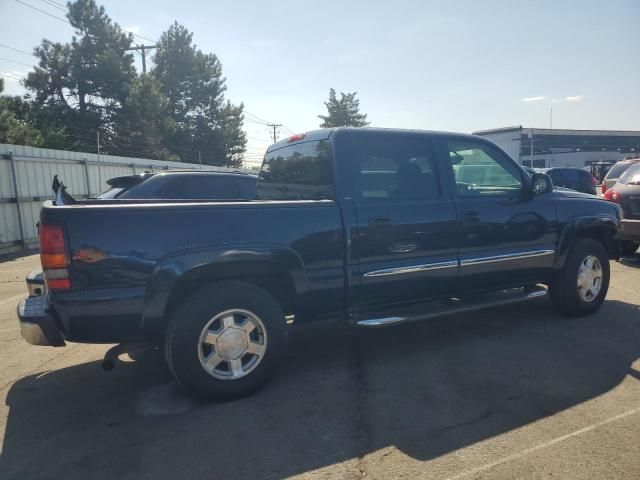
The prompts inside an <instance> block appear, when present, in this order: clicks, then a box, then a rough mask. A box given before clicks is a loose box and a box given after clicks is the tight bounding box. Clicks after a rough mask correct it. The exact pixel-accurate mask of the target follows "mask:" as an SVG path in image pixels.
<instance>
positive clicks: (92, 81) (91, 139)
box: [25, 0, 135, 149]
mask: <svg viewBox="0 0 640 480" xmlns="http://www.w3.org/2000/svg"><path fill="white" fill-rule="evenodd" d="M68 9H69V11H68V13H67V19H68V20H69V23H70V24H71V26H72V27H73V28H74V30H75V34H74V36H73V37H72V41H71V43H65V44H62V43H57V42H51V41H49V40H46V39H45V40H43V41H42V43H41V45H40V46H39V47H37V48H36V49H35V54H36V56H37V57H39V59H40V61H39V63H38V66H37V67H36V68H35V71H34V72H31V73H29V75H28V77H27V79H26V81H25V86H26V87H27V88H28V89H29V90H30V91H31V92H32V93H33V94H34V96H35V103H36V104H37V106H38V107H39V108H40V109H42V110H46V109H48V110H53V111H55V112H56V115H57V116H58V122H59V125H60V126H63V127H64V129H65V131H66V134H67V137H68V140H69V143H70V144H71V145H69V146H71V147H73V145H74V144H75V146H76V147H77V148H78V149H86V148H87V145H93V144H94V143H95V132H96V130H97V129H98V128H101V129H103V130H104V133H105V135H106V136H108V135H110V133H112V132H113V130H114V120H115V117H116V116H117V111H118V109H119V108H120V107H121V106H122V105H123V103H124V101H125V99H126V97H127V95H128V91H129V86H130V84H131V82H132V81H133V78H134V77H135V70H134V67H133V55H132V54H131V53H129V52H127V51H126V49H127V48H129V47H130V46H131V35H130V34H128V33H126V32H124V31H123V30H122V29H121V28H120V26H119V25H118V24H117V23H113V22H112V21H111V19H110V18H109V16H108V15H107V14H106V12H105V10H104V7H98V6H97V5H96V3H95V1H94V0H77V1H75V2H71V3H69V4H68Z"/></svg>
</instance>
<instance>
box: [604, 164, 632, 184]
mask: <svg viewBox="0 0 640 480" xmlns="http://www.w3.org/2000/svg"><path fill="white" fill-rule="evenodd" d="M631 165H633V163H629V162H618V163H616V164H615V165H614V166H613V167H611V170H609V173H607V176H606V177H604V178H606V179H607V180H609V179H612V178H620V175H622V174H623V173H624V172H625V171H626V170H627V168H629V167H630V166H631Z"/></svg>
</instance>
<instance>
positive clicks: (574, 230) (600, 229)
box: [554, 216, 620, 269]
mask: <svg viewBox="0 0 640 480" xmlns="http://www.w3.org/2000/svg"><path fill="white" fill-rule="evenodd" d="M618 228H619V222H618V220H616V219H613V218H611V217H608V216H588V217H577V218H574V219H572V220H571V221H569V222H567V224H566V225H565V228H564V229H563V231H562V234H561V236H560V240H559V242H558V255H557V256H556V262H555V265H554V268H555V269H562V268H563V267H564V264H565V262H566V259H567V253H568V252H569V247H570V246H571V244H572V242H574V241H575V239H577V238H591V239H593V240H596V241H598V242H600V243H602V244H603V245H604V247H605V250H606V251H607V254H608V256H609V258H610V259H617V258H618V257H619V255H620V252H619V247H618V243H617V241H616V235H617V232H618Z"/></svg>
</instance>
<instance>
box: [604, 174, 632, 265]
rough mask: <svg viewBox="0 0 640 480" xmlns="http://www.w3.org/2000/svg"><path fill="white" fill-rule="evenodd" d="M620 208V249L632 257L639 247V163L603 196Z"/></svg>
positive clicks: (621, 176)
mask: <svg viewBox="0 0 640 480" xmlns="http://www.w3.org/2000/svg"><path fill="white" fill-rule="evenodd" d="M603 198H604V199H605V200H609V201H612V202H615V203H617V204H618V205H620V208H622V222H621V230H620V233H619V238H620V249H621V251H622V253H623V254H625V255H633V254H634V253H635V252H636V250H638V247H639V246H640V163H636V164H635V165H632V166H630V167H629V168H627V170H626V171H625V172H624V173H623V174H622V175H620V178H618V181H617V182H616V183H615V184H614V185H613V186H612V187H611V188H609V189H608V190H607V191H606V192H605V194H604V195H603Z"/></svg>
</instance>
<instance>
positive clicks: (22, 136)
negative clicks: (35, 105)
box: [0, 78, 43, 147]
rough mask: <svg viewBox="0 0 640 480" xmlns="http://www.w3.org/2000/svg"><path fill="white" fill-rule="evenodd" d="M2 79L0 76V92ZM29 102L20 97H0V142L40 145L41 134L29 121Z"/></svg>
mask: <svg viewBox="0 0 640 480" xmlns="http://www.w3.org/2000/svg"><path fill="white" fill-rule="evenodd" d="M3 91H4V80H3V79H1V78H0V94H1V93H2V92H3ZM29 110H30V109H29V104H27V103H26V102H24V101H23V100H22V99H21V98H20V97H10V96H2V97H0V143H13V144H17V145H34V146H36V147H37V146H40V145H42V143H43V138H42V134H41V133H40V131H39V130H38V129H37V128H35V127H34V125H33V124H32V122H31V121H30V111H29Z"/></svg>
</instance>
